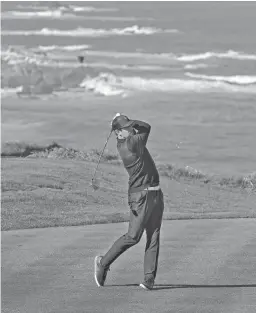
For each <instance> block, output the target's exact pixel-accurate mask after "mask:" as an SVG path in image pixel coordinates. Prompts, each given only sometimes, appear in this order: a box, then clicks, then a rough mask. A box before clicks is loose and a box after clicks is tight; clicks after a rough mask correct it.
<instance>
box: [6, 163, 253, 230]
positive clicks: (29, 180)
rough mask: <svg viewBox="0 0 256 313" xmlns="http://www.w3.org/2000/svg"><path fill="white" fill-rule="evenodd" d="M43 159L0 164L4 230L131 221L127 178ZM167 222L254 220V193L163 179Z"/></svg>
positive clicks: (104, 167)
mask: <svg viewBox="0 0 256 313" xmlns="http://www.w3.org/2000/svg"><path fill="white" fill-rule="evenodd" d="M94 169H95V163H93V162H89V161H79V160H65V159H50V158H47V159H44V158H36V159H33V158H32V159H31V158H3V159H2V219H1V223H2V230H11V229H26V228H43V227H56V226H75V225H88V224H98V223H118V222H124V221H128V219H129V207H128V203H127V180H128V177H127V174H126V172H125V170H124V169H123V167H121V166H116V165H114V164H104V163H103V164H101V165H100V169H99V172H98V173H97V176H96V183H98V185H99V187H100V188H99V189H98V190H96V191H94V190H93V189H92V188H91V187H90V182H91V178H92V175H93V171H94ZM161 186H162V189H163V192H164V197H165V211H164V219H208V218H217V219H220V218H242V217H243V218H249V217H256V205H255V203H256V194H255V192H254V191H251V190H247V189H241V188H224V187H221V186H214V185H208V184H204V183H202V182H201V181H196V180H186V179H185V178H184V179H178V180H172V179H170V178H169V177H165V176H161Z"/></svg>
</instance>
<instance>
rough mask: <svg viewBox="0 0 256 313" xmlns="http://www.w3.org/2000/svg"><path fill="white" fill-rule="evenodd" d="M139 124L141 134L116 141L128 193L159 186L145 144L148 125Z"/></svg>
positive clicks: (153, 165)
mask: <svg viewBox="0 0 256 313" xmlns="http://www.w3.org/2000/svg"><path fill="white" fill-rule="evenodd" d="M136 122H137V123H138V122H139V123H140V125H139V127H140V130H141V132H139V133H137V134H135V135H132V134H131V135H130V136H129V137H128V138H127V139H124V140H118V144H117V149H118V151H119V154H120V156H121V158H122V161H123V163H124V166H125V168H126V170H127V172H128V174H129V191H130V192H136V191H140V190H143V189H145V188H147V187H149V186H151V187H153V186H158V185H159V174H158V171H157V169H156V165H155V162H154V161H153V159H152V157H151V155H150V153H149V151H148V149H147V148H146V143H147V139H148V135H149V132H150V125H149V124H147V123H144V122H141V121H136Z"/></svg>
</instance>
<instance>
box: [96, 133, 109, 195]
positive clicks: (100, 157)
mask: <svg viewBox="0 0 256 313" xmlns="http://www.w3.org/2000/svg"><path fill="white" fill-rule="evenodd" d="M112 131H113V130H112V129H111V131H110V133H109V135H108V138H107V140H106V142H105V145H104V147H103V149H102V152H101V154H100V157H99V160H98V163H97V166H96V168H95V171H94V174H93V177H92V182H91V186H92V188H93V189H94V190H96V189H98V188H99V186H98V185H97V184H95V175H96V172H97V169H98V167H99V164H100V160H101V158H102V155H103V153H104V150H105V148H106V146H107V144H108V141H109V138H110V136H111V134H112Z"/></svg>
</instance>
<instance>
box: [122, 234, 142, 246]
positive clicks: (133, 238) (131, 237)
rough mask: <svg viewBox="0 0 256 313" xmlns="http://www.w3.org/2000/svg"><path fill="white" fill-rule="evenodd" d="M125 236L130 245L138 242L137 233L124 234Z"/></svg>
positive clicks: (138, 236) (139, 237)
mask: <svg viewBox="0 0 256 313" xmlns="http://www.w3.org/2000/svg"><path fill="white" fill-rule="evenodd" d="M125 237H126V240H127V241H128V242H129V243H130V244H131V245H136V244H137V243H139V242H140V239H141V236H140V235H138V234H134V235H131V234H126V235H125Z"/></svg>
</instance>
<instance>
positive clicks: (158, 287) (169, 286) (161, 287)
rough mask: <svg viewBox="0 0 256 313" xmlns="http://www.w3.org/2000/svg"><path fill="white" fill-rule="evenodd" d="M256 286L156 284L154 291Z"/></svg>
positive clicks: (132, 285) (253, 285)
mask: <svg viewBox="0 0 256 313" xmlns="http://www.w3.org/2000/svg"><path fill="white" fill-rule="evenodd" d="M105 287H139V284H124V285H106V286H105ZM255 287H256V284H237V285H231V284H230V285H229V284H223V285H193V284H191V285H188V284H179V285H175V284H173V285H172V284H156V285H155V286H154V289H153V291H154V290H155V291H156V290H164V289H179V288H180V289H188V288H191V289H192V288H255Z"/></svg>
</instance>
